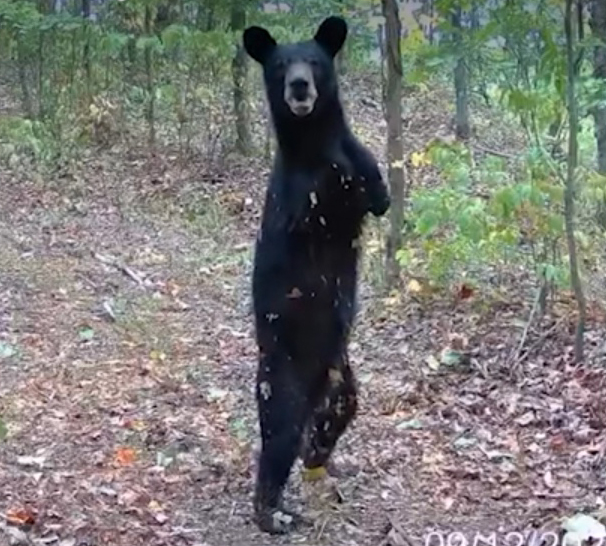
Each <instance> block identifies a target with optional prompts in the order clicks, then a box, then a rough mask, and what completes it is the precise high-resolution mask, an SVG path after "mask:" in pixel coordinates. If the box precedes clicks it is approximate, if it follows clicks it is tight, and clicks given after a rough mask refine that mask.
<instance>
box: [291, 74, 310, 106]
mask: <svg viewBox="0 0 606 546" xmlns="http://www.w3.org/2000/svg"><path fill="white" fill-rule="evenodd" d="M290 87H291V89H292V94H293V98H294V99H295V100H298V101H304V100H305V99H307V91H308V89H309V82H308V81H307V80H304V79H303V78H296V79H294V80H293V81H291V82H290Z"/></svg>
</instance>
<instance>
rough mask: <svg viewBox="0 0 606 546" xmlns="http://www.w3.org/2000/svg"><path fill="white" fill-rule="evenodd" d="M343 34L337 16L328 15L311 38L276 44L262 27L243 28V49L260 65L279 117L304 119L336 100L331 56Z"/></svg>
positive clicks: (270, 99) (342, 38)
mask: <svg viewBox="0 0 606 546" xmlns="http://www.w3.org/2000/svg"><path fill="white" fill-rule="evenodd" d="M346 36H347V24H346V23H345V21H344V20H343V19H341V18H340V17H328V18H327V19H325V20H324V21H323V22H322V23H321V24H320V26H319V28H318V30H317V32H316V34H315V36H314V38H313V39H312V40H308V41H305V42H297V43H290V44H278V43H277V42H276V40H275V39H274V38H273V37H272V36H271V34H270V33H269V32H268V31H267V30H266V29H264V28H261V27H257V26H253V27H249V28H247V29H246V30H245V31H244V36H243V38H244V48H245V49H246V52H247V53H248V54H249V55H250V56H251V57H252V58H253V59H255V60H256V61H257V62H258V63H260V64H261V66H262V67H263V75H264V80H265V86H266V89H267V94H268V98H269V102H270V105H271V108H272V111H273V112H274V115H275V114H278V115H280V116H284V115H286V116H291V117H292V116H294V117H295V118H301V119H305V118H308V117H310V116H311V117H316V116H317V115H321V114H322V113H323V112H325V111H326V110H327V109H330V108H333V107H334V106H335V101H338V87H337V76H336V73H335V68H334V58H335V55H336V54H337V53H338V52H339V50H340V49H341V47H343V43H344V42H345V38H346Z"/></svg>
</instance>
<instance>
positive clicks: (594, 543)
mask: <svg viewBox="0 0 606 546" xmlns="http://www.w3.org/2000/svg"><path fill="white" fill-rule="evenodd" d="M589 545H590V546H606V541H605V539H604V538H597V539H594V540H591V541H590V542H589V543H588V542H585V541H580V540H575V539H573V538H572V537H571V536H570V535H569V536H565V534H563V533H562V534H560V533H557V532H555V531H540V530H530V531H526V532H520V531H509V532H502V531H490V532H485V533H480V532H478V533H470V534H469V533H468V534H466V533H461V532H459V531H431V532H429V533H426V534H425V538H424V542H423V546H589Z"/></svg>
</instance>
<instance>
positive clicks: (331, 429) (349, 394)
mask: <svg viewBox="0 0 606 546" xmlns="http://www.w3.org/2000/svg"><path fill="white" fill-rule="evenodd" d="M357 408H358V401H357V388H356V382H355V377H354V374H353V371H352V369H351V367H350V365H349V359H348V357H347V353H346V352H345V351H344V352H343V354H342V355H341V356H340V357H339V360H338V361H337V363H336V365H334V366H331V367H330V368H329V370H328V386H327V390H326V393H325V394H324V396H323V397H322V398H321V400H320V402H319V405H318V407H317V408H316V410H315V412H314V414H313V416H312V418H311V420H310V422H309V423H308V426H307V431H306V432H307V433H306V438H305V440H306V441H305V446H304V449H303V455H302V458H303V466H304V468H305V475H306V476H307V477H308V479H314V478H316V477H321V476H322V475H323V474H324V473H325V472H328V473H329V474H335V473H337V470H336V468H334V467H333V466H332V465H330V456H331V455H332V452H333V451H334V449H335V446H336V444H337V441H338V440H339V438H340V437H341V435H342V434H343V433H344V432H345V430H346V428H347V426H348V425H349V424H350V422H351V421H352V420H353V418H354V417H355V415H356V411H357Z"/></svg>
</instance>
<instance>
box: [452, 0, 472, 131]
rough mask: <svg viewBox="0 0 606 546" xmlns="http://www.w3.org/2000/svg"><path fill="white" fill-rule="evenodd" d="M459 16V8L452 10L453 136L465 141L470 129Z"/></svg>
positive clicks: (465, 71) (466, 81) (460, 13)
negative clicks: (453, 55)
mask: <svg viewBox="0 0 606 546" xmlns="http://www.w3.org/2000/svg"><path fill="white" fill-rule="evenodd" d="M461 16H462V10H461V8H460V7H456V8H454V10H453V13H452V26H453V28H454V33H453V42H454V46H455V50H458V58H457V64H456V66H455V69H454V85H455V95H456V115H455V134H456V137H457V139H459V140H467V139H468V138H469V137H470V136H471V129H470V125H469V98H468V96H469V92H468V78H467V66H466V64H465V56H464V55H463V52H462V51H461V48H462V44H463V40H462V37H461V32H462V31H463V28H462V24H461Z"/></svg>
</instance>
